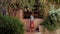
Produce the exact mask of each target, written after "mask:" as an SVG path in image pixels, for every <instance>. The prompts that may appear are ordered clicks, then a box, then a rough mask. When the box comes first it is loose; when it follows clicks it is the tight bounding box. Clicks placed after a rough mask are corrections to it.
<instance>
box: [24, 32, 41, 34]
mask: <svg viewBox="0 0 60 34" xmlns="http://www.w3.org/2000/svg"><path fill="white" fill-rule="evenodd" d="M25 34H41V32H25Z"/></svg>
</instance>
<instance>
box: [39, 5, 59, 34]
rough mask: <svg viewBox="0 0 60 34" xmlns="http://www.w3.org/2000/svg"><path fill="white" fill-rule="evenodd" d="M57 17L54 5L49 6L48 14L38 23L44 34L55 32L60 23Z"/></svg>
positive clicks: (54, 33)
mask: <svg viewBox="0 0 60 34" xmlns="http://www.w3.org/2000/svg"><path fill="white" fill-rule="evenodd" d="M52 8H53V9H52ZM58 17H59V16H58V11H56V9H54V6H53V7H51V9H50V11H49V13H48V16H47V17H44V22H43V23H41V24H40V25H42V27H43V29H44V30H45V32H46V33H44V34H56V30H57V29H58V28H59V25H60V24H59V22H58Z"/></svg>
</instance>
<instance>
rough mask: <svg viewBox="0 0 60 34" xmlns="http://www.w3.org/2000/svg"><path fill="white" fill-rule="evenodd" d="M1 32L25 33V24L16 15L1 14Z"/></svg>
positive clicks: (5, 33) (7, 33)
mask: <svg viewBox="0 0 60 34" xmlns="http://www.w3.org/2000/svg"><path fill="white" fill-rule="evenodd" d="M0 33H1V34H24V29H23V24H22V22H21V21H20V20H19V19H17V18H16V17H11V16H2V15H0Z"/></svg>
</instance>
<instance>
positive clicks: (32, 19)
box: [30, 15, 34, 29]
mask: <svg viewBox="0 0 60 34" xmlns="http://www.w3.org/2000/svg"><path fill="white" fill-rule="evenodd" d="M30 29H34V17H33V16H32V15H31V16H30Z"/></svg>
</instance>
